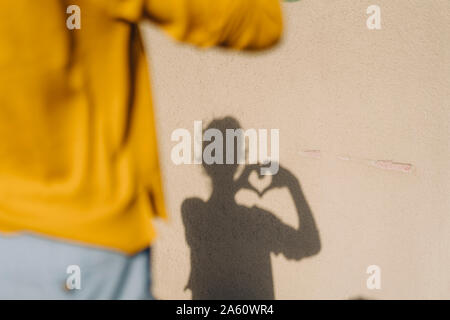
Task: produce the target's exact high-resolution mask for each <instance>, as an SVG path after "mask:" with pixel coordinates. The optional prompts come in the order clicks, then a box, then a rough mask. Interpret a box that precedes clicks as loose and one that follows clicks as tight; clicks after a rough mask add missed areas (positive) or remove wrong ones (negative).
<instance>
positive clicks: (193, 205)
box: [181, 198, 205, 215]
mask: <svg viewBox="0 0 450 320" xmlns="http://www.w3.org/2000/svg"><path fill="white" fill-rule="evenodd" d="M204 205H205V202H204V201H203V200H202V199H200V198H189V199H186V200H184V201H183V203H182V204H181V213H182V214H183V215H185V214H190V213H191V212H199V211H200V209H201V208H203V206H204Z"/></svg>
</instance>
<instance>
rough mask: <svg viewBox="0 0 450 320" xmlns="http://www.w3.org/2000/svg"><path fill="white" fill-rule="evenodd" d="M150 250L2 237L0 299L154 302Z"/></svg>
mask: <svg viewBox="0 0 450 320" xmlns="http://www.w3.org/2000/svg"><path fill="white" fill-rule="evenodd" d="M150 285H151V283H150V249H146V250H143V251H141V252H140V253H138V254H136V255H134V256H126V255H123V254H120V253H117V252H113V251H108V250H102V249H98V248H93V247H89V246H81V245H76V244H72V243H68V242H64V241H57V240H54V239H47V238H44V237H39V236H35V235H29V234H20V235H14V236H10V235H4V234H1V233H0V299H152V295H151V293H150Z"/></svg>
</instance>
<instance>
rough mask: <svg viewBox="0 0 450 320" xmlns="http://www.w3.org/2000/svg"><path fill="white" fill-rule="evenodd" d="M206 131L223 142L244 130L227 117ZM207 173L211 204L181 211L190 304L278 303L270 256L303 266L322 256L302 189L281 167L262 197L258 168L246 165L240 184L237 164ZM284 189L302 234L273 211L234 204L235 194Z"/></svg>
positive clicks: (188, 205) (187, 204) (195, 203)
mask: <svg viewBox="0 0 450 320" xmlns="http://www.w3.org/2000/svg"><path fill="white" fill-rule="evenodd" d="M208 128H215V129H218V130H220V131H221V132H222V133H223V134H224V136H225V132H226V129H238V128H240V126H239V123H238V122H237V121H236V120H235V119H233V118H230V117H227V118H224V119H219V120H214V121H212V122H211V123H210V125H209V126H208ZM234 145H237V144H236V143H235V144H234ZM225 152H226V148H225V147H224V155H225ZM234 154H236V152H235V153H234ZM235 163H236V161H235ZM204 168H205V171H206V173H207V175H208V176H209V177H210V178H211V182H212V193H211V196H210V198H209V199H208V200H207V201H206V202H205V201H203V200H201V199H199V198H190V199H186V200H185V201H184V202H183V204H182V208H181V213H182V218H183V223H184V227H185V234H186V241H187V243H188V245H189V247H190V257H191V272H190V277H189V280H188V284H187V286H186V289H190V290H191V291H192V299H237V300H245V299H274V286H273V277H272V266H271V261H270V253H271V252H274V253H275V254H279V253H282V254H283V255H284V256H285V257H286V258H287V259H295V260H300V259H302V258H305V257H308V256H312V255H315V254H317V253H318V252H319V251H320V239H319V233H318V230H317V227H316V224H315V222H314V218H313V216H312V213H311V210H310V208H309V206H308V203H307V202H306V199H305V197H304V195H303V192H302V190H301V187H300V183H299V182H298V180H297V179H296V178H295V176H294V175H293V174H292V173H291V172H289V171H288V170H286V169H285V168H283V167H280V169H279V172H278V173H277V174H276V175H273V176H272V182H271V184H270V185H269V186H268V187H267V188H266V189H265V190H263V191H262V192H261V193H260V192H258V191H257V190H256V189H255V188H254V187H253V186H252V185H251V184H250V183H249V181H248V178H249V175H250V174H251V173H252V172H253V171H256V172H257V173H258V174H259V169H260V168H261V166H259V165H246V166H245V167H244V169H243V171H242V173H241V175H240V176H239V178H238V179H235V178H234V175H235V173H236V170H237V168H238V165H237V164H211V165H207V164H204ZM282 187H287V188H288V190H289V191H290V194H291V196H292V199H293V201H294V204H295V208H296V212H297V214H298V218H299V221H300V223H299V228H298V229H296V228H292V227H290V226H288V225H287V224H285V223H283V222H282V221H281V220H279V219H278V218H277V217H275V216H274V215H273V214H272V213H271V212H269V211H266V210H263V209H261V208H258V207H256V206H253V207H251V208H249V207H246V206H242V205H239V204H237V203H236V201H235V195H236V193H237V192H238V191H239V190H241V189H244V188H247V189H251V190H253V191H255V192H257V193H258V194H259V195H260V196H263V195H264V193H265V192H267V191H269V190H271V189H274V188H282Z"/></svg>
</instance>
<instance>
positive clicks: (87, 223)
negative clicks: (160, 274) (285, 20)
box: [0, 0, 282, 254]
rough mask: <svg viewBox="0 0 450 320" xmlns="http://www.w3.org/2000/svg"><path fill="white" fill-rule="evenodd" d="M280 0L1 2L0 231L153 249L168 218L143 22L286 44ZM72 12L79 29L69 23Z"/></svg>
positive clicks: (238, 43)
mask: <svg viewBox="0 0 450 320" xmlns="http://www.w3.org/2000/svg"><path fill="white" fill-rule="evenodd" d="M278 1H279V0H71V1H64V0H39V1H36V0H14V1H0V139H1V140H0V231H2V232H21V231H28V232H34V233H37V234H42V235H46V236H50V237H56V238H60V239H68V240H71V241H76V242H80V243H85V244H90V245H95V246H100V247H106V248H110V249H115V250H119V251H122V252H124V253H127V254H133V253H135V252H137V251H139V250H141V249H143V248H145V247H147V246H148V245H149V244H150V243H151V242H152V240H153V239H154V237H155V233H154V230H153V227H152V224H151V217H152V216H153V217H154V216H160V217H165V216H166V212H165V208H164V199H163V191H162V185H161V176H160V169H159V163H158V152H157V144H156V132H155V123H154V118H153V109H152V108H153V107H152V103H151V93H150V87H149V80H148V74H147V65H146V61H145V56H144V52H143V48H142V44H141V39H140V34H139V30H138V28H137V23H138V22H139V21H140V20H142V19H144V18H147V19H150V20H151V21H153V22H155V23H157V24H158V25H160V26H161V27H162V28H163V29H164V30H166V31H167V32H168V33H169V34H170V35H171V36H173V37H174V38H176V39H178V40H180V41H185V42H190V43H192V44H195V45H199V46H213V45H225V46H231V47H234V48H238V49H244V48H250V49H259V48H264V47H267V46H270V45H272V44H273V43H275V42H276V41H277V39H278V38H279V37H280V34H281V29H282V27H281V24H282V23H281V12H280V7H279V3H278ZM69 5H78V6H79V8H80V9H81V29H73V30H69V29H68V28H67V26H66V20H67V19H68V18H69V17H70V15H71V13H69V14H68V13H66V10H67V7H68V6H69ZM167 107H170V106H167ZM161 125H163V124H161ZM169 187H170V186H169Z"/></svg>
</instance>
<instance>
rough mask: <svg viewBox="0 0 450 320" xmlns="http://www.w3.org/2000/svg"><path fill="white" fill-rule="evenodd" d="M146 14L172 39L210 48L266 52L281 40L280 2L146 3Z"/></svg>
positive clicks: (157, 0)
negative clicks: (218, 47)
mask: <svg viewBox="0 0 450 320" xmlns="http://www.w3.org/2000/svg"><path fill="white" fill-rule="evenodd" d="M144 1H145V13H146V15H147V17H149V18H150V19H151V20H152V21H154V22H155V23H157V24H158V25H160V26H161V27H162V28H163V29H164V30H166V31H167V32H168V33H169V34H170V35H171V36H173V37H174V38H176V39H177V40H180V41H183V42H189V43H191V44H194V45H197V46H201V47H209V46H216V45H218V46H228V47H232V48H236V49H263V48H266V47H269V46H271V45H273V44H275V43H276V42H277V41H278V40H279V39H280V37H281V32H282V15H281V8H280V0H144Z"/></svg>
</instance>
